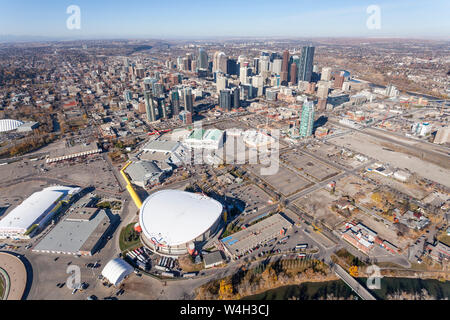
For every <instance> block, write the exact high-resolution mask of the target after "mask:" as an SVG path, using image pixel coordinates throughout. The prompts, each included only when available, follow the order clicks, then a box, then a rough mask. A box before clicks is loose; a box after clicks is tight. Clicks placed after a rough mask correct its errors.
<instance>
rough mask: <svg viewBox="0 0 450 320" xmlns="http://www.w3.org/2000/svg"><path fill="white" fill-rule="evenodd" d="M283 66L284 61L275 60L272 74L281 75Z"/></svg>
mask: <svg viewBox="0 0 450 320" xmlns="http://www.w3.org/2000/svg"><path fill="white" fill-rule="evenodd" d="M282 65H283V60H281V59H274V60H273V62H272V72H273V73H275V74H278V75H279V74H281V68H282ZM286 78H287V77H286Z"/></svg>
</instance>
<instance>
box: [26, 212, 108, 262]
mask: <svg viewBox="0 0 450 320" xmlns="http://www.w3.org/2000/svg"><path fill="white" fill-rule="evenodd" d="M84 209H86V208H84ZM110 223H111V222H110V220H109V217H108V216H107V214H106V212H105V211H104V210H99V211H98V213H97V214H96V215H95V217H93V218H92V219H91V220H87V221H86V220H77V221H75V220H70V219H65V220H64V221H61V222H60V223H58V224H57V225H56V226H55V227H54V228H53V229H52V230H51V231H50V232H49V233H48V234H47V236H45V238H44V239H42V240H41V242H39V243H38V244H37V245H36V246H35V247H34V248H33V251H41V252H52V253H53V252H55V253H56V252H61V253H65V254H78V253H79V251H91V250H92V249H93V247H94V246H95V244H96V243H97V242H98V240H99V239H100V237H101V236H102V235H103V234H104V232H105V231H106V230H107V229H108V228H109V226H110Z"/></svg>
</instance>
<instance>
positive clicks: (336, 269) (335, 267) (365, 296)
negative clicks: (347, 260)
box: [332, 264, 376, 300]
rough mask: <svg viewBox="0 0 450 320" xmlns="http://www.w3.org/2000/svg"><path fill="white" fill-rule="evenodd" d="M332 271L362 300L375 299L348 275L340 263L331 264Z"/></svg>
mask: <svg viewBox="0 0 450 320" xmlns="http://www.w3.org/2000/svg"><path fill="white" fill-rule="evenodd" d="M332 269H333V271H334V273H335V274H336V275H337V276H338V277H339V278H341V279H342V281H344V282H345V283H346V284H347V285H348V286H349V287H350V288H352V290H353V291H354V292H356V294H357V295H358V296H359V297H360V298H361V299H363V300H376V298H375V297H374V296H373V295H372V294H371V293H370V292H369V291H368V290H367V289H366V288H364V287H363V286H362V285H361V284H359V282H358V281H356V280H355V279H354V278H353V277H352V276H351V275H349V274H348V273H347V272H346V271H345V270H344V269H343V268H342V267H341V266H340V265H338V264H333V266H332Z"/></svg>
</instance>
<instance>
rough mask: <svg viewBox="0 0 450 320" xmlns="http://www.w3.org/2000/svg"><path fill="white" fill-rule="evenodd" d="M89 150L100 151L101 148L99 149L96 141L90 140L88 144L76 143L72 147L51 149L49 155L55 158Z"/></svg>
mask: <svg viewBox="0 0 450 320" xmlns="http://www.w3.org/2000/svg"><path fill="white" fill-rule="evenodd" d="M89 151H98V152H100V151H101V150H100V149H99V147H98V145H97V143H95V142H92V143H90V144H78V145H75V146H72V147H65V148H61V149H55V150H52V151H51V152H50V155H49V157H50V158H57V157H62V156H69V155H74V154H79V153H83V152H89Z"/></svg>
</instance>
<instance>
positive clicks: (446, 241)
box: [437, 231, 450, 246]
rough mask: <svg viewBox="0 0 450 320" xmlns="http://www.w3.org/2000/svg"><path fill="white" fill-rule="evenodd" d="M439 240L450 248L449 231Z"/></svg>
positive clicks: (439, 236) (441, 235)
mask: <svg viewBox="0 0 450 320" xmlns="http://www.w3.org/2000/svg"><path fill="white" fill-rule="evenodd" d="M437 238H438V240H439V241H440V242H442V243H444V244H446V245H448V246H450V236H448V235H447V231H444V232H442V233H441V234H440V235H438V237H437Z"/></svg>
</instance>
